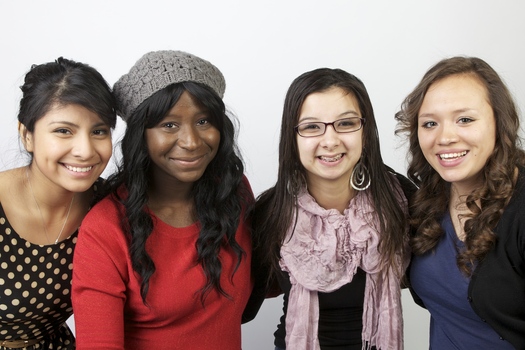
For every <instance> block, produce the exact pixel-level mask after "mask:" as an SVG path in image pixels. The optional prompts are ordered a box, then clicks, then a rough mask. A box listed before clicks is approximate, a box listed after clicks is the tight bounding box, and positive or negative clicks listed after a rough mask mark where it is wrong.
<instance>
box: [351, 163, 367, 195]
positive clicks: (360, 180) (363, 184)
mask: <svg viewBox="0 0 525 350" xmlns="http://www.w3.org/2000/svg"><path fill="white" fill-rule="evenodd" d="M370 182H371V179H370V173H369V172H368V169H367V168H366V166H365V165H364V164H363V162H362V160H361V159H359V162H357V164H356V165H355V166H354V170H352V175H350V185H351V186H352V188H353V189H354V190H356V191H364V190H366V189H367V188H368V187H370Z"/></svg>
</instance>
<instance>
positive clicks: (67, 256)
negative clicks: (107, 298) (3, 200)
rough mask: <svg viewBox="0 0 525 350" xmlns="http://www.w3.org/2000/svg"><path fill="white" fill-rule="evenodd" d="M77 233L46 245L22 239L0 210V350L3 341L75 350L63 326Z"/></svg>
mask: <svg viewBox="0 0 525 350" xmlns="http://www.w3.org/2000/svg"><path fill="white" fill-rule="evenodd" d="M76 242H77V232H75V233H74V234H72V235H71V236H70V237H68V238H67V239H66V240H64V241H62V242H60V243H58V244H51V245H45V246H43V245H36V244H32V243H30V242H28V241H26V240H25V239H23V238H21V237H20V236H19V235H18V234H17V233H16V232H15V231H14V230H13V228H12V227H11V225H10V224H9V222H8V221H7V218H6V215H5V213H4V209H3V207H2V206H1V205H0V349H2V350H4V349H10V348H9V347H8V346H1V344H2V342H3V341H6V340H20V339H31V340H34V339H38V340H40V342H38V343H37V344H34V345H31V346H28V347H27V348H26V349H29V350H32V349H74V348H75V340H74V337H73V335H72V333H71V332H70V330H69V328H68V327H67V324H66V323H65V321H66V320H67V319H68V318H69V316H71V314H72V313H73V308H72V306H71V295H70V293H71V275H72V273H71V272H72V268H73V250H74V247H75V244H76Z"/></svg>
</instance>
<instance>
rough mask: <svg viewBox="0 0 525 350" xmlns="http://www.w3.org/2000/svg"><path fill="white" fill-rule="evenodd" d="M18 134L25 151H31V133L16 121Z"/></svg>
mask: <svg viewBox="0 0 525 350" xmlns="http://www.w3.org/2000/svg"><path fill="white" fill-rule="evenodd" d="M18 134H19V135H20V140H22V143H23V144H24V147H25V149H26V151H27V152H29V153H33V133H32V132H31V131H29V130H27V128H26V126H25V125H24V124H22V123H20V122H18Z"/></svg>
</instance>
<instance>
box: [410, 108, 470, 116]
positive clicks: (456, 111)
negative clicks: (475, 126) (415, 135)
mask: <svg viewBox="0 0 525 350" xmlns="http://www.w3.org/2000/svg"><path fill="white" fill-rule="evenodd" d="M471 111H473V112H476V113H477V110H476V109H474V108H460V109H456V110H454V111H452V113H454V114H461V113H465V112H471ZM434 115H436V113H423V114H418V116H417V117H418V118H427V117H432V116H434Z"/></svg>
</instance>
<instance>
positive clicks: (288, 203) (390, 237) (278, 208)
mask: <svg viewBox="0 0 525 350" xmlns="http://www.w3.org/2000/svg"><path fill="white" fill-rule="evenodd" d="M333 87H338V88H340V89H343V90H344V91H346V92H347V93H348V94H351V95H354V96H355V98H356V99H357V101H358V103H359V109H360V111H361V115H362V117H363V118H364V119H365V120H366V122H365V124H364V125H363V150H362V156H361V161H362V162H363V164H364V165H365V166H366V167H367V168H368V170H369V172H370V177H371V179H372V185H371V186H370V187H369V189H367V190H366V193H367V194H368V195H369V196H370V197H371V202H372V205H373V206H374V209H375V211H376V213H377V215H378V218H379V227H378V228H379V229H380V232H381V238H380V252H381V254H382V258H383V260H384V262H385V263H386V264H387V265H388V266H389V267H395V268H397V269H400V268H401V267H400V266H397V263H396V261H397V260H396V254H398V253H399V252H401V251H403V249H404V243H405V242H406V238H407V237H406V229H407V225H406V215H405V213H404V210H403V208H402V207H401V206H400V205H399V203H398V200H397V197H396V193H395V189H394V188H393V186H392V184H393V177H392V175H391V173H390V169H389V168H388V167H387V166H386V165H385V164H384V163H383V160H382V158H381V151H380V146H379V136H378V131H377V125H376V121H375V118H374V110H373V108H372V103H371V102H370V97H369V96H368V92H367V90H366V88H365V86H364V84H363V83H362V82H361V80H359V79H358V78H357V77H355V76H354V75H352V74H350V73H347V72H345V71H343V70H341V69H329V68H320V69H316V70H313V71H310V72H307V73H304V74H302V75H301V76H299V77H298V78H296V79H295V80H294V81H293V82H292V84H291V86H290V88H289V89H288V92H287V94H286V98H285V102H284V109H283V115H282V121H281V135H280V142H279V171H278V176H277V182H276V184H275V186H274V187H272V188H270V189H268V190H267V191H265V192H264V193H262V194H261V195H260V196H259V197H258V199H257V202H256V205H255V209H254V213H253V218H252V225H253V231H254V261H256V262H258V264H259V265H260V266H259V267H258V268H259V269H260V271H264V273H266V272H269V276H267V277H268V278H267V280H268V282H269V283H271V281H272V280H273V278H274V277H276V275H277V274H278V273H279V272H280V267H279V260H280V249H281V246H282V244H283V241H284V239H285V236H286V233H287V231H288V229H289V228H290V227H291V225H293V222H292V221H293V217H294V213H295V211H296V210H297V197H296V196H295V195H294V194H293V193H290V192H293V191H289V189H290V187H297V186H304V185H305V183H306V180H305V179H306V170H305V168H304V167H303V165H302V164H301V161H300V158H299V151H298V147H297V135H296V132H295V130H294V127H295V125H297V122H298V119H299V114H300V111H301V107H302V105H303V103H304V101H305V99H306V98H307V97H308V96H309V95H310V94H312V93H316V92H323V91H327V90H329V89H331V88H333ZM297 179H299V183H298V184H297ZM290 184H292V186H290ZM294 184H295V185H294ZM349 186H350V184H349ZM397 195H398V196H400V197H403V194H402V193H401V192H400V193H397ZM397 272H399V273H402V271H397Z"/></svg>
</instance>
